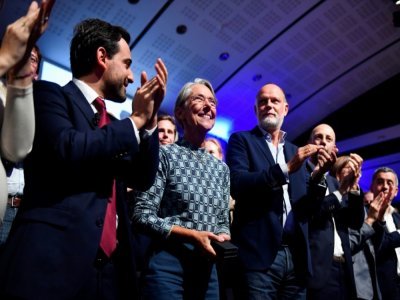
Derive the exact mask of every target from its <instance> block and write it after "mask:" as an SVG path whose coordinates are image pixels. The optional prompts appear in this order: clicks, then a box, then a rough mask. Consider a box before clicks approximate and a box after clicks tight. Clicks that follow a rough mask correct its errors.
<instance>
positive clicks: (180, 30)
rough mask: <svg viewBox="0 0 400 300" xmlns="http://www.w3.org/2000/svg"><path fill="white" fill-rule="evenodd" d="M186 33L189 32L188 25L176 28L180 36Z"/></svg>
mask: <svg viewBox="0 0 400 300" xmlns="http://www.w3.org/2000/svg"><path fill="white" fill-rule="evenodd" d="M186 31H187V27H186V25H183V24H182V25H178V26H177V27H176V32H177V33H178V34H185V33H186Z"/></svg>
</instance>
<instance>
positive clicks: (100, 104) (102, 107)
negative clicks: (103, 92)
mask: <svg viewBox="0 0 400 300" xmlns="http://www.w3.org/2000/svg"><path fill="white" fill-rule="evenodd" d="M93 105H94V107H96V109H97V111H98V112H99V114H102V113H104V112H106V103H105V102H104V100H103V99H101V98H100V97H97V98H96V99H94V101H93Z"/></svg>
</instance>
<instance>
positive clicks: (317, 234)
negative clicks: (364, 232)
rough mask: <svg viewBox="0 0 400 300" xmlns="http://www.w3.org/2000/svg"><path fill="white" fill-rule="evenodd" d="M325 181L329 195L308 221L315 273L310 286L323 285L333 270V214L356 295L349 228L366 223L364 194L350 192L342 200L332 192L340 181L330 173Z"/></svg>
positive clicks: (317, 287) (316, 287) (321, 286)
mask: <svg viewBox="0 0 400 300" xmlns="http://www.w3.org/2000/svg"><path fill="white" fill-rule="evenodd" d="M326 182H327V188H328V190H329V192H330V194H329V195H327V196H324V197H323V200H322V205H321V206H320V211H319V212H318V213H316V214H315V215H314V216H313V218H312V220H311V221H310V224H309V239H310V249H311V255H312V266H313V274H312V276H310V277H309V278H308V287H309V288H313V289H320V288H323V287H324V285H325V283H326V282H327V280H328V278H329V276H330V272H329V270H330V269H331V265H332V259H333V250H334V249H333V248H334V226H333V221H332V216H333V217H334V218H335V225H336V230H337V233H338V235H339V237H340V240H341V242H342V247H343V252H344V257H345V260H346V262H345V264H346V272H347V274H348V277H349V278H350V281H351V282H350V287H351V293H352V295H353V296H354V297H355V295H356V288H355V282H354V275H353V265H352V255H351V250H350V241H349V231H348V228H352V229H355V230H358V229H359V228H361V226H362V224H363V222H364V204H363V194H362V192H361V193H360V195H358V196H357V195H355V194H352V193H349V194H348V196H344V197H343V198H342V201H341V202H339V200H338V198H337V197H336V195H335V194H333V192H334V191H336V190H337V189H338V182H337V180H336V179H335V178H334V177H332V176H330V175H327V178H326Z"/></svg>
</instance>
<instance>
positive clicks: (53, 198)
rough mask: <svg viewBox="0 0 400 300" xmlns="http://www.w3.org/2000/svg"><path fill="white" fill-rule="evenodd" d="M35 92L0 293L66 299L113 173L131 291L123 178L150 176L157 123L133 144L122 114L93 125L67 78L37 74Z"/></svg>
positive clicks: (91, 249)
mask: <svg viewBox="0 0 400 300" xmlns="http://www.w3.org/2000/svg"><path fill="white" fill-rule="evenodd" d="M34 99H35V118H36V134H35V140H34V144H33V149H32V152H31V153H30V155H29V156H28V158H27V159H26V161H25V193H24V197H25V198H24V201H23V204H22V206H21V207H20V209H19V212H18V215H17V218H16V219H15V221H14V226H13V228H12V232H11V234H10V238H9V240H8V243H7V244H6V248H5V250H4V253H3V254H2V257H1V260H0V293H1V291H6V292H13V294H15V295H17V296H20V297H24V298H25V297H26V298H29V299H34V298H35V299H72V298H73V296H74V295H75V293H76V292H77V291H78V290H79V289H80V288H81V287H82V285H83V284H85V281H86V280H87V279H88V276H89V275H88V271H89V270H92V268H93V267H92V266H93V262H94V260H95V257H96V253H97V251H98V247H99V243H100V236H101V232H102V224H103V219H104V216H105V210H106V205H107V198H108V196H107V195H109V192H110V189H111V186H112V182H113V178H116V180H117V213H118V232H117V236H118V242H119V244H118V251H116V253H117V257H116V260H117V261H120V260H121V261H122V264H121V266H120V268H121V269H120V271H121V278H120V283H121V284H122V286H124V284H125V286H124V288H125V290H124V291H125V292H126V293H127V294H126V295H127V298H128V299H132V297H134V295H132V293H135V291H134V290H133V288H132V287H135V268H134V263H133V249H132V247H131V242H132V240H131V233H130V232H131V230H130V223H129V218H128V214H127V204H126V203H125V202H126V201H124V200H125V195H126V185H125V183H126V182H127V183H129V184H130V185H133V184H136V187H141V188H148V187H149V186H151V184H152V183H153V180H154V178H155V173H156V171H157V166H158V133H157V130H156V131H155V132H154V133H153V135H152V136H151V137H149V138H148V139H143V140H142V141H141V143H140V146H139V145H138V143H137V140H136V137H135V134H134V130H133V126H132V124H131V121H130V120H129V119H124V120H120V121H119V120H114V121H113V122H111V124H109V125H107V126H105V127H103V128H101V129H100V128H97V127H96V126H95V123H94V122H93V120H94V113H93V110H92V108H91V107H90V105H89V104H88V102H87V100H86V99H85V98H84V96H83V94H82V93H81V92H80V90H79V89H78V88H77V87H76V85H75V84H74V83H73V82H70V83H69V84H67V85H66V86H65V87H60V86H59V85H57V84H54V83H50V82H44V81H39V82H37V83H35V85H34ZM133 187H135V186H133ZM0 298H2V297H1V296H0Z"/></svg>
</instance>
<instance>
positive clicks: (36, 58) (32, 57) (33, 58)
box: [31, 53, 39, 65]
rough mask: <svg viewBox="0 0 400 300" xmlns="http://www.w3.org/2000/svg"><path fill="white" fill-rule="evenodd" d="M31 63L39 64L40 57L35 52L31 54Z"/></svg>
mask: <svg viewBox="0 0 400 300" xmlns="http://www.w3.org/2000/svg"><path fill="white" fill-rule="evenodd" d="M31 64H33V65H38V64H39V58H38V57H37V56H36V55H35V54H33V53H32V54H31Z"/></svg>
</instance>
